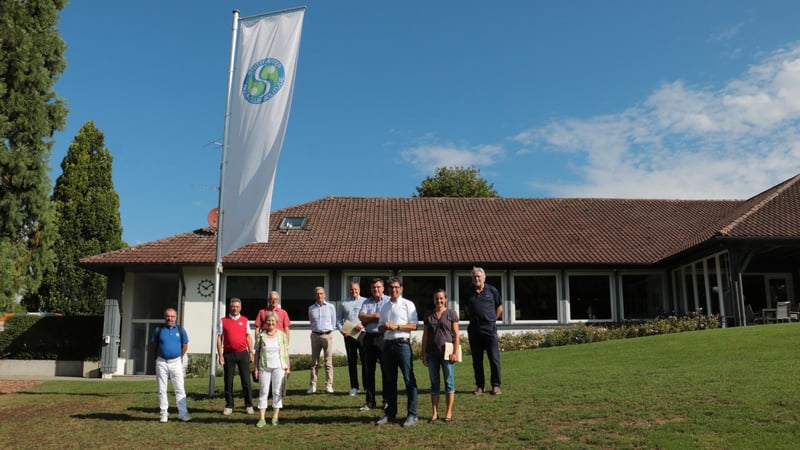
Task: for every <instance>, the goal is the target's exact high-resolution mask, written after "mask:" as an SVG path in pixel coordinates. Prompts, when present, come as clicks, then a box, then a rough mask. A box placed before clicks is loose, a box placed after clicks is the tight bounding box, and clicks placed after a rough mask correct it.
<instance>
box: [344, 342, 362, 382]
mask: <svg viewBox="0 0 800 450" xmlns="http://www.w3.org/2000/svg"><path fill="white" fill-rule="evenodd" d="M344 349H345V351H346V352H347V370H348V371H349V373H350V389H358V360H359V358H360V359H361V372H362V373H361V379H362V380H363V379H364V369H365V368H364V346H363V345H361V341H359V340H358V339H355V338H352V337H350V336H345V338H344Z"/></svg>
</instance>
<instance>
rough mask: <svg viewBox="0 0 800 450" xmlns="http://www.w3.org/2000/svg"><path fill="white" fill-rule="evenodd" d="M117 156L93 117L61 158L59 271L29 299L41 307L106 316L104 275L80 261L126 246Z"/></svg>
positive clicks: (56, 201)
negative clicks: (114, 174) (80, 264)
mask: <svg viewBox="0 0 800 450" xmlns="http://www.w3.org/2000/svg"><path fill="white" fill-rule="evenodd" d="M112 159H113V158H112V157H111V152H109V150H108V149H107V148H105V136H104V134H103V132H101V131H100V130H98V129H97V128H96V127H95V126H94V122H92V121H89V122H87V123H86V124H85V125H84V126H83V127H81V129H80V131H79V132H78V134H77V135H76V136H75V139H74V140H73V142H72V144H70V146H69V150H67V155H66V156H65V157H64V160H63V161H62V162H61V171H62V172H61V175H60V176H59V177H58V178H57V179H56V185H55V188H54V189H53V203H54V205H55V209H56V223H57V224H58V230H59V235H58V238H57V240H56V242H55V250H56V270H54V271H50V272H48V273H47V275H46V276H45V281H44V283H43V284H42V288H41V289H40V290H39V295H38V296H36V297H34V298H33V299H32V300H31V301H30V303H38V304H37V305H36V306H37V307H38V308H39V309H41V310H45V311H58V312H62V313H64V314H70V315H85V314H89V315H92V314H94V315H98V314H103V308H104V303H105V297H106V295H105V293H106V290H105V277H104V276H102V275H100V274H98V273H94V272H90V271H88V270H86V269H83V268H80V267H78V266H77V264H78V261H79V260H80V259H81V258H83V257H86V256H91V255H97V254H100V253H105V252H109V251H114V250H119V249H120V248H123V247H125V243H124V242H122V225H121V222H120V215H119V195H118V194H117V192H116V191H115V190H114V182H113V180H112V177H111V172H112V171H111V165H112ZM26 303H28V302H27V301H26Z"/></svg>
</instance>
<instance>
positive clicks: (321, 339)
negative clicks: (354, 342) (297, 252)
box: [306, 287, 336, 394]
mask: <svg viewBox="0 0 800 450" xmlns="http://www.w3.org/2000/svg"><path fill="white" fill-rule="evenodd" d="M314 297H315V298H316V301H315V302H314V304H313V305H311V306H309V307H308V322H309V323H310V324H311V360H312V361H313V364H312V365H311V385H310V386H309V387H308V390H307V391H306V393H307V394H313V393H315V392H317V369H318V368H319V352H320V351H324V352H325V392H328V393H329V394H332V393H333V335H332V334H331V332H333V330H335V329H336V308H335V307H334V306H333V305H332V304H330V303H328V302H326V301H325V288H323V287H316V288H314Z"/></svg>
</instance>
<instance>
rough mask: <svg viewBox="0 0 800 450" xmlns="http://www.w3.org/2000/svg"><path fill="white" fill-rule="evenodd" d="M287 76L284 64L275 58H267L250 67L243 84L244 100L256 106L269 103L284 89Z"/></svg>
mask: <svg viewBox="0 0 800 450" xmlns="http://www.w3.org/2000/svg"><path fill="white" fill-rule="evenodd" d="M285 77H286V74H285V72H284V70H283V64H281V62H280V61H278V60H277V59H274V58H266V59H262V60H261V61H259V62H257V63H255V64H253V65H252V66H250V70H248V71H247V76H246V77H245V78H244V83H242V95H243V96H244V99H245V100H247V101H248V102H250V103H253V104H255V105H258V104H261V103H264V102H266V101H269V99H271V98H272V97H273V96H274V95H275V94H277V93H278V91H279V90H281V87H283V81H284V79H285Z"/></svg>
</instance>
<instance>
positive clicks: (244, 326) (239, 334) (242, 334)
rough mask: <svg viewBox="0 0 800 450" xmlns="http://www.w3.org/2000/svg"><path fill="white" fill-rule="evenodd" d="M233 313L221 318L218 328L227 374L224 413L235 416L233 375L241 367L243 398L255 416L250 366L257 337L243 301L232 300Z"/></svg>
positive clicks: (219, 351)
mask: <svg viewBox="0 0 800 450" xmlns="http://www.w3.org/2000/svg"><path fill="white" fill-rule="evenodd" d="M228 308H229V311H230V313H229V314H228V315H227V316H226V317H223V318H222V319H220V321H219V325H218V326H217V354H218V355H219V363H220V364H222V367H223V369H224V372H225V409H224V410H222V414H224V415H226V416H229V415H231V413H233V375H234V372H235V371H236V368H237V367H238V368H239V379H240V380H241V382H242V395H243V396H244V406H245V411H246V412H247V414H253V395H252V391H251V389H250V364H251V363H252V362H253V358H254V356H253V355H254V353H253V336H252V335H251V334H250V322H249V321H248V320H247V317H245V316H243V315H241V314H239V313H240V311H241V310H242V301H241V300H240V299H238V298H232V299H231V302H230V305H229V306H228Z"/></svg>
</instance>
